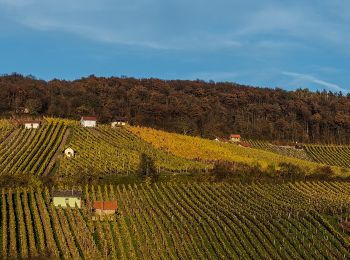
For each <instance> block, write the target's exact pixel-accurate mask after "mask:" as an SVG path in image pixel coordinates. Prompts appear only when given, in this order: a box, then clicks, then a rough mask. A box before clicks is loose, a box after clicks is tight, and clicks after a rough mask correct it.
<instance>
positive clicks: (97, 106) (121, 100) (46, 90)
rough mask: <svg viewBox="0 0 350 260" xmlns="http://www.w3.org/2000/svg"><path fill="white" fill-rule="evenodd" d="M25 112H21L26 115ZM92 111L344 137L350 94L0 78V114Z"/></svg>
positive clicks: (206, 131)
mask: <svg viewBox="0 0 350 260" xmlns="http://www.w3.org/2000/svg"><path fill="white" fill-rule="evenodd" d="M26 113H28V114H26ZM28 115H29V116H41V115H47V116H55V117H64V118H72V119H79V118H80V116H82V115H95V116H97V117H98V120H99V121H100V122H101V123H104V122H109V121H111V120H113V118H115V117H126V118H127V119H128V120H129V122H130V123H131V124H134V125H143V126H149V127H154V128H157V129H163V130H166V131H171V132H178V133H183V134H189V135H197V136H202V137H206V138H215V137H226V136H228V135H229V134H231V133H239V134H241V135H242V136H243V137H245V138H252V139H262V140H274V141H285V142H295V141H298V142H304V143H309V142H310V143H311V142H312V143H347V144H349V143H350V94H348V95H344V94H343V93H341V92H339V93H333V92H330V91H325V90H324V91H321V92H320V91H317V92H311V91H309V90H308V89H298V90H296V91H286V90H282V89H280V88H275V89H271V88H259V87H251V86H244V85H240V84H236V83H230V82H220V83H217V82H213V81H210V82H205V81H202V80H194V81H190V80H160V79H155V78H148V79H136V78H128V77H109V78H105V77H96V76H94V75H91V76H89V77H84V78H81V79H78V80H74V81H66V80H57V79H54V80H51V81H44V80H38V79H36V78H35V77H33V76H23V75H20V74H15V73H14V74H11V75H2V76H1V77H0V116H2V117H20V116H28Z"/></svg>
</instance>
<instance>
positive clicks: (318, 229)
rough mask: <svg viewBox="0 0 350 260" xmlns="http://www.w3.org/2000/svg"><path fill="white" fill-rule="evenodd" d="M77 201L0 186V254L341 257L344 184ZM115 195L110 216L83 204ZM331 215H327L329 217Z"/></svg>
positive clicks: (104, 190) (136, 191) (97, 192)
mask: <svg viewBox="0 0 350 260" xmlns="http://www.w3.org/2000/svg"><path fill="white" fill-rule="evenodd" d="M81 190H82V191H83V192H84V200H85V203H84V204H83V207H82V208H81V209H78V208H69V207H68V208H67V209H62V208H60V207H58V208H56V207H54V206H53V204H52V203H51V197H50V193H49V191H48V190H47V189H44V190H41V189H37V190H27V189H21V188H17V189H13V190H3V191H2V195H1V200H0V205H1V215H0V217H1V236H0V238H1V239H0V248H1V255H2V258H11V259H14V258H28V257H36V256H46V257H52V258H57V257H60V258H63V259H102V258H108V259H225V258H226V259H346V258H349V257H350V244H349V242H348V240H347V239H348V235H347V234H346V233H345V232H343V230H342V229H341V228H340V225H338V217H337V216H342V215H344V214H346V216H348V214H349V212H348V210H349V206H350V199H349V195H350V185H349V184H348V183H343V182H296V183H293V184H292V183H286V184H274V185H271V184H253V185H243V184H237V185H234V184H180V183H169V184H164V183H160V184H154V185H151V186H150V185H145V184H141V185H128V186H124V185H119V186H102V187H101V186H95V187H94V186H86V187H84V188H82V189H81ZM96 200H117V202H118V204H119V213H120V214H119V215H118V217H117V221H93V220H91V215H90V213H89V212H90V211H89V208H88V207H87V205H90V203H91V202H93V201H96ZM330 219H334V221H330Z"/></svg>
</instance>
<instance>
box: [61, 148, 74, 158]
mask: <svg viewBox="0 0 350 260" xmlns="http://www.w3.org/2000/svg"><path fill="white" fill-rule="evenodd" d="M64 155H65V156H66V157H68V158H71V157H74V155H75V151H74V150H73V149H72V148H70V147H68V148H66V149H65V150H64Z"/></svg>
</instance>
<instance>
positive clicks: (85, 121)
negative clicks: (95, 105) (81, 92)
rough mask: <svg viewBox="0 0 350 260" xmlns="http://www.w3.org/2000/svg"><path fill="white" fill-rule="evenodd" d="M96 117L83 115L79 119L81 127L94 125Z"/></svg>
mask: <svg viewBox="0 0 350 260" xmlns="http://www.w3.org/2000/svg"><path fill="white" fill-rule="evenodd" d="M96 121H97V118H96V117H94V116H83V117H81V119H80V124H81V126H83V127H96Z"/></svg>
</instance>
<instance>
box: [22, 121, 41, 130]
mask: <svg viewBox="0 0 350 260" xmlns="http://www.w3.org/2000/svg"><path fill="white" fill-rule="evenodd" d="M39 126H40V121H25V122H24V128H25V129H37V128H39Z"/></svg>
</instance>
